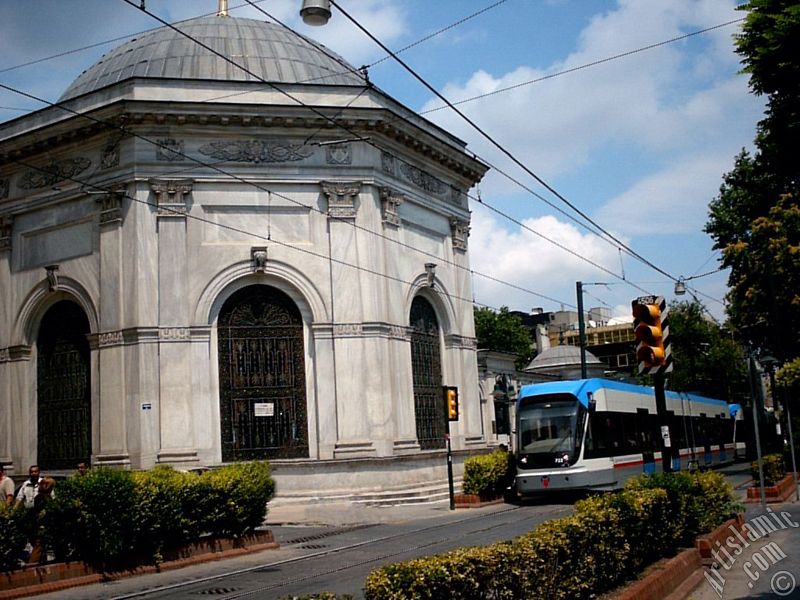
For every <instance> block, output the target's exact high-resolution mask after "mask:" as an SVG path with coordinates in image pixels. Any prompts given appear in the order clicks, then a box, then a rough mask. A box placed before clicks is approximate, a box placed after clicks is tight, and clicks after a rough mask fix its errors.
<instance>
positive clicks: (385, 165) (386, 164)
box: [381, 152, 395, 175]
mask: <svg viewBox="0 0 800 600" xmlns="http://www.w3.org/2000/svg"><path fill="white" fill-rule="evenodd" d="M394 162H395V161H394V156H392V155H391V154H389V153H388V152H381V168H382V169H383V171H384V173H389V174H390V175H394V174H395V168H394Z"/></svg>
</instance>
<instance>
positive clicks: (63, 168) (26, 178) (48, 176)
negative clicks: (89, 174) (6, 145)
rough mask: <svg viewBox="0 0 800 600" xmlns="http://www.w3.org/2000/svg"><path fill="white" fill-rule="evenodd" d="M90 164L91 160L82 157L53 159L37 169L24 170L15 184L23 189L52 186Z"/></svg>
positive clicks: (81, 171)
mask: <svg viewBox="0 0 800 600" xmlns="http://www.w3.org/2000/svg"><path fill="white" fill-rule="evenodd" d="M91 164H92V161H91V160H89V159H88V158H84V157H78V158H68V159H65V160H59V161H53V162H51V163H49V164H47V165H44V166H42V167H41V168H39V169H29V170H27V171H25V172H24V173H23V174H22V177H20V180H19V183H18V184H17V185H19V187H21V188H22V189H24V190H33V189H37V188H43V187H48V186H52V185H54V184H56V183H58V182H59V181H63V180H65V179H69V178H71V177H75V175H79V174H80V173H83V172H84V171H85V170H86V169H88V168H89V166H90V165H91Z"/></svg>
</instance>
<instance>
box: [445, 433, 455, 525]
mask: <svg viewBox="0 0 800 600" xmlns="http://www.w3.org/2000/svg"><path fill="white" fill-rule="evenodd" d="M445 438H446V439H447V485H448V486H449V488H450V510H455V509H456V491H455V488H454V487H453V452H452V451H451V450H450V434H449V433H448V434H446V435H445Z"/></svg>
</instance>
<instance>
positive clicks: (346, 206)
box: [320, 181, 362, 219]
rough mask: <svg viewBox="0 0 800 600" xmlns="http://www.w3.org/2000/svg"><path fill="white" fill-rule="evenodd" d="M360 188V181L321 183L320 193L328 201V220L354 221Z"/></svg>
mask: <svg viewBox="0 0 800 600" xmlns="http://www.w3.org/2000/svg"><path fill="white" fill-rule="evenodd" d="M361 186H362V183H361V182H360V181H321V182H320V187H321V188H322V193H323V194H325V196H326V197H327V199H328V218H333V219H355V218H356V211H357V207H356V196H358V194H359V193H360V192H361Z"/></svg>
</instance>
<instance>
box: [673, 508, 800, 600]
mask: <svg viewBox="0 0 800 600" xmlns="http://www.w3.org/2000/svg"><path fill="white" fill-rule="evenodd" d="M768 508H769V509H770V510H771V511H772V512H771V513H770V512H769V511H767V512H766V513H765V512H764V511H763V510H762V509H761V506H760V505H758V504H756V505H749V506H748V507H747V511H746V512H745V521H746V522H747V523H748V524H752V525H753V529H754V530H755V531H763V529H761V528H760V527H758V525H757V522H755V521H754V519H755V518H756V517H761V516H763V515H765V514H766V518H767V519H769V520H768V521H766V522H767V523H771V524H772V527H774V528H775V529H776V530H775V531H773V532H770V533H769V536H768V537H759V539H758V540H757V541H751V540H750V539H748V538H747V536H744V540H745V542H746V543H747V544H749V547H745V544H744V543H742V540H739V539H737V538H728V539H727V540H726V542H725V543H724V544H723V546H724V547H721V549H720V551H719V552H718V556H719V558H720V559H721V563H722V566H721V567H719V568H717V569H713V570H712V569H708V568H705V569H704V570H705V577H704V578H703V580H702V581H701V583H700V585H698V586H697V587H696V588H695V589H694V591H692V592H691V593H690V594H689V595H687V596H686V599H687V600H720V599H723V600H734V599H736V598H761V599H767V598H790V599H800V503H798V502H785V503H782V504H769V505H768ZM760 520H761V519H760ZM763 522H765V521H763V520H762V523H763ZM737 551H738V552H739V554H738V555H737V554H736V552H737Z"/></svg>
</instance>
